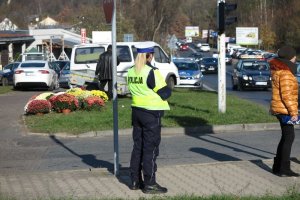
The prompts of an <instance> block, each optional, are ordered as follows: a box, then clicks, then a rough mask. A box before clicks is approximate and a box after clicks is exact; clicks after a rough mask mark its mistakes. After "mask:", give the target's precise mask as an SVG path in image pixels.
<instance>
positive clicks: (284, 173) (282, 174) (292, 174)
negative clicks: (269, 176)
mask: <svg viewBox="0 0 300 200" xmlns="http://www.w3.org/2000/svg"><path fill="white" fill-rule="evenodd" d="M274 174H275V175H277V176H280V177H299V176H300V174H298V173H296V172H293V171H292V170H286V171H279V172H276V173H274Z"/></svg>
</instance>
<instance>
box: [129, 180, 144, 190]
mask: <svg viewBox="0 0 300 200" xmlns="http://www.w3.org/2000/svg"><path fill="white" fill-rule="evenodd" d="M143 188H144V182H143V181H132V184H131V186H130V189H131V190H139V189H143Z"/></svg>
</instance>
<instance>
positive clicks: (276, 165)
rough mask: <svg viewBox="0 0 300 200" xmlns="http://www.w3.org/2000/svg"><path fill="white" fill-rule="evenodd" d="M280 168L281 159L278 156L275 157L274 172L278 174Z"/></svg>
mask: <svg viewBox="0 0 300 200" xmlns="http://www.w3.org/2000/svg"><path fill="white" fill-rule="evenodd" d="M279 170H280V160H279V159H278V158H276V157H274V163H273V167H272V172H273V174H277V173H278V172H279Z"/></svg>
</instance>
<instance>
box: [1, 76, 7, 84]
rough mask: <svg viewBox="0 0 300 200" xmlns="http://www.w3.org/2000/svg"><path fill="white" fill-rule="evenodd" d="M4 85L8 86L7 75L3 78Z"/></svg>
mask: <svg viewBox="0 0 300 200" xmlns="http://www.w3.org/2000/svg"><path fill="white" fill-rule="evenodd" d="M2 86H8V79H7V78H6V77H3V78H2Z"/></svg>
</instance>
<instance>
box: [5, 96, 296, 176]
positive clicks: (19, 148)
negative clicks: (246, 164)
mask: <svg viewBox="0 0 300 200" xmlns="http://www.w3.org/2000/svg"><path fill="white" fill-rule="evenodd" d="M35 93H37V92H30V91H29V92H28V91H27V92H26V91H24V92H13V93H9V94H7V95H1V96H0V111H1V114H0V119H1V121H0V126H1V132H0V135H1V140H0V173H8V172H15V171H22V172H26V171H28V172H31V171H41V172H42V171H60V170H71V169H88V168H112V167H113V137H112V136H103V137H87V138H75V137H67V138H66V137H64V138H60V137H55V136H48V135H28V134H27V133H26V131H25V130H24V128H23V125H22V122H21V119H22V114H23V107H24V105H25V103H26V102H27V100H28V99H29V97H31V96H32V95H33V94H35ZM298 134H299V130H297V132H296V135H298ZM279 137H280V131H256V132H232V133H222V134H203V135H199V136H195V135H184V134H179V135H163V137H162V143H161V146H160V156H159V157H158V165H159V166H168V165H174V164H188V163H189V164H192V163H207V162H216V161H238V160H257V159H258V160H259V159H267V158H272V157H274V153H275V150H276V146H277V143H278V140H279ZM299 144H300V138H299V137H297V136H296V140H295V143H294V146H293V152H292V156H294V157H298V156H299V155H300V145H299ZM131 149H132V139H131V136H130V135H124V136H120V138H119V152H120V164H121V166H122V167H128V166H129V159H130V153H131Z"/></svg>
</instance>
